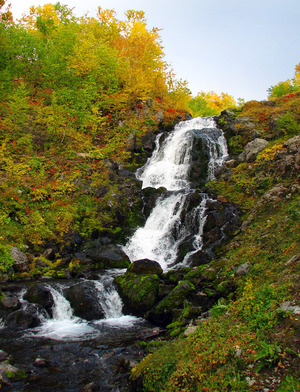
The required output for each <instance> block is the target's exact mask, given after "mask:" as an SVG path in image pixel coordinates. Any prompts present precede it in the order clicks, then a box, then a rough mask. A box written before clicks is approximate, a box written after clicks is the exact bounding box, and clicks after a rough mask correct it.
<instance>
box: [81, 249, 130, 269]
mask: <svg viewBox="0 0 300 392" xmlns="http://www.w3.org/2000/svg"><path fill="white" fill-rule="evenodd" d="M85 255H86V256H87V257H88V258H90V259H92V260H93V261H94V262H95V263H96V264H97V267H98V268H127V267H128V266H129V265H130V260H129V258H128V256H127V255H126V254H125V253H124V252H123V250H122V249H121V247H120V246H118V245H108V246H103V247H101V248H94V249H91V250H89V251H87V252H86V253H85Z"/></svg>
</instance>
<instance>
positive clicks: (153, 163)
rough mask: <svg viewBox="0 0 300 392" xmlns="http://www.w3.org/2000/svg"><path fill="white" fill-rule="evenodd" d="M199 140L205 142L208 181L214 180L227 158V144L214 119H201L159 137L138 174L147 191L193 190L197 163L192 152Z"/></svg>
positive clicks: (184, 123)
mask: <svg viewBox="0 0 300 392" xmlns="http://www.w3.org/2000/svg"><path fill="white" fill-rule="evenodd" d="M163 139H164V140H163ZM197 140H201V143H202V144H203V146H202V148H203V149H204V150H205V152H204V154H202V155H203V156H204V157H205V158H204V159H203V165H204V164H205V165H206V168H205V175H206V179H205V180H211V179H213V178H214V172H215V170H216V168H217V167H219V166H220V165H221V164H222V163H223V162H224V160H225V159H226V158H227V146H226V140H225V138H224V136H223V132H222V131H221V130H220V129H217V128H216V125H215V121H214V119H213V118H201V117H198V118H195V119H192V120H189V121H183V122H181V123H179V124H178V125H176V127H175V129H174V131H173V132H171V133H169V134H168V135H167V137H165V134H160V135H159V136H158V137H157V139H156V148H155V150H154V152H153V155H152V157H151V158H149V159H148V161H147V162H146V164H145V165H144V166H143V167H142V168H140V169H138V170H137V173H136V176H137V178H138V179H139V180H141V181H143V188H146V187H152V188H159V187H165V188H167V189H168V190H171V191H172V190H180V189H189V188H190V187H191V181H190V178H189V174H190V171H191V169H192V165H193V161H194V157H193V153H192V152H193V149H194V148H195V144H196V141H197ZM197 159H199V157H198V158H197ZM204 161H205V162H204Z"/></svg>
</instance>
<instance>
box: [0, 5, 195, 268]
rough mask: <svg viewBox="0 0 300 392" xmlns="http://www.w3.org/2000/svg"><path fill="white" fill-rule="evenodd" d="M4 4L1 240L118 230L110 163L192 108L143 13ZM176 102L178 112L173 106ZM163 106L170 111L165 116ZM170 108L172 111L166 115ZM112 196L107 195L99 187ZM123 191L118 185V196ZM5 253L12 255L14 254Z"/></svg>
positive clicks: (27, 242)
mask: <svg viewBox="0 0 300 392" xmlns="http://www.w3.org/2000/svg"><path fill="white" fill-rule="evenodd" d="M4 3H5V2H4V1H3V0H2V1H1V2H0V12H1V14H0V15H1V17H0V190H1V193H0V226H1V231H0V240H1V244H2V245H1V246H2V248H1V249H4V250H3V252H2V253H3V254H2V256H3V257H2V256H1V249H0V259H1V260H0V261H2V263H4V265H2V267H1V269H2V270H5V268H6V265H7V257H6V256H7V254H8V253H7V249H9V248H10V247H11V246H19V247H21V248H22V247H23V246H29V247H31V249H32V250H33V251H35V252H37V254H38V252H39V251H42V250H43V247H44V246H46V244H47V243H49V241H50V242H51V241H56V242H61V243H64V242H65V239H66V236H67V235H68V233H70V231H77V232H79V233H80V234H81V235H82V236H89V235H90V234H91V232H92V231H93V230H94V229H97V230H104V229H105V230H108V231H116V230H117V229H118V227H117V225H118V222H117V220H116V217H115V216H114V213H113V211H112V209H111V208H110V207H109V205H110V203H111V200H110V195H111V192H110V189H112V187H113V186H114V185H113V181H112V180H111V178H110V177H109V172H108V170H107V167H106V163H107V162H108V161H109V160H114V161H118V162H121V163H123V164H124V163H127V164H128V163H129V161H130V159H131V161H132V162H134V159H135V157H134V156H132V155H131V154H129V152H128V148H127V146H128V138H129V136H130V135H132V134H133V133H134V134H135V137H136V138H137V140H140V138H141V137H142V136H143V135H144V134H145V133H146V132H148V131H150V130H156V131H157V130H158V126H162V125H163V123H162V122H167V123H168V122H172V120H173V119H174V118H176V116H178V114H180V113H182V112H183V110H185V109H186V108H187V101H188V99H189V91H188V89H187V88H186V83H185V82H178V81H176V79H175V77H174V75H173V73H172V72H171V71H170V69H169V67H168V65H167V64H166V62H165V60H164V53H163V48H162V44H161V41H160V37H159V30H158V29H156V28H153V29H150V30H149V29H148V28H147V24H146V19H145V16H144V13H143V12H142V11H132V10H131V11H127V13H126V15H125V20H118V19H117V18H116V15H115V12H114V11H113V10H104V9H102V8H101V7H99V9H98V13H97V17H95V18H92V17H88V16H82V17H75V15H74V13H73V11H72V9H70V8H69V7H68V6H66V5H61V4H60V3H57V4H55V5H53V4H46V5H44V6H38V7H31V8H30V10H29V12H28V13H27V14H26V15H24V16H23V17H22V19H21V20H19V21H17V22H15V21H13V17H12V14H11V12H10V10H9V7H5V4H4ZM170 108H171V111H170ZM157 113H161V114H160V115H158V114H157ZM164 114H165V116H164ZM101 187H102V188H103V189H104V188H105V189H106V193H105V196H103V197H99V194H98V193H99V192H98V193H97V190H99V188H101ZM116 193H117V192H116V191H114V194H116ZM4 256H5V257H4Z"/></svg>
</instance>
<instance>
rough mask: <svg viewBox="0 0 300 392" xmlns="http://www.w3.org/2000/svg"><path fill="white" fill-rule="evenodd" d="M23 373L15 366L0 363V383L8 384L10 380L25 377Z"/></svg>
mask: <svg viewBox="0 0 300 392" xmlns="http://www.w3.org/2000/svg"><path fill="white" fill-rule="evenodd" d="M25 376H26V375H25V373H24V372H23V371H22V370H20V369H18V368H16V367H15V366H12V365H10V364H8V363H1V364H0V381H1V383H4V384H6V385H10V384H11V380H10V379H12V381H17V380H20V379H22V378H25Z"/></svg>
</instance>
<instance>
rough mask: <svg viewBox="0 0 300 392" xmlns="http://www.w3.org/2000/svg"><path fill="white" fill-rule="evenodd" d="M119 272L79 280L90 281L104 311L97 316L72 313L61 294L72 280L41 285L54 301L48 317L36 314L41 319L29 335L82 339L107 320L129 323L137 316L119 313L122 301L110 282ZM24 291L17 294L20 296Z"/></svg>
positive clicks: (24, 302) (114, 322) (95, 331)
mask: <svg viewBox="0 0 300 392" xmlns="http://www.w3.org/2000/svg"><path fill="white" fill-rule="evenodd" d="M122 272H124V271H120V270H108V271H106V272H105V274H103V275H101V276H99V279H98V280H93V281H88V280H85V279H84V280H82V282H92V283H93V284H92V286H93V287H94V290H95V299H96V301H97V302H98V303H99V306H100V305H101V308H102V309H103V311H104V317H105V318H104V319H100V320H93V321H87V320H85V319H83V318H80V317H77V316H75V315H74V312H73V309H72V307H71V304H70V302H69V301H68V300H67V299H66V297H65V295H64V292H65V290H66V289H68V288H70V287H72V284H70V283H69V282H65V283H64V284H60V283H53V284H47V285H46V286H45V287H46V288H47V289H49V291H50V293H51V295H52V298H53V302H54V305H53V307H52V318H50V317H49V316H47V315H45V314H44V313H40V312H39V318H40V320H41V322H42V323H41V325H40V326H38V327H36V328H35V329H34V330H33V331H30V332H29V335H30V336H37V337H41V336H42V337H46V338H51V339H55V340H65V339H67V340H69V339H71V340H78V339H79V340H82V339H83V338H84V339H89V338H92V337H95V336H97V334H99V331H100V330H99V325H100V326H103V325H105V324H107V325H114V326H123V327H124V326H130V325H133V324H134V323H135V322H136V321H137V320H138V318H136V317H133V316H125V315H123V313H122V307H123V303H122V300H121V298H120V296H119V294H118V292H117V290H116V289H115V287H114V285H113V278H114V276H115V275H116V274H121V273H122ZM76 284H78V283H76ZM24 292H25V291H24ZM24 292H23V293H22V294H21V296H23V294H24ZM22 305H23V307H24V308H26V306H32V305H34V304H30V303H28V302H27V301H26V300H22ZM45 313H46V312H45Z"/></svg>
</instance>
